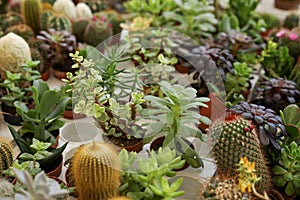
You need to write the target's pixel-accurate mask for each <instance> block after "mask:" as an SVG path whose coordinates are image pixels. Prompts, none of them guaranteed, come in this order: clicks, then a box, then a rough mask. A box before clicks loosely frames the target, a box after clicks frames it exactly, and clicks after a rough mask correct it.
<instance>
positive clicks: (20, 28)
mask: <svg viewBox="0 0 300 200" xmlns="http://www.w3.org/2000/svg"><path fill="white" fill-rule="evenodd" d="M9 32H13V33H15V34H17V35H19V36H21V37H22V38H23V39H24V40H26V41H28V40H29V39H31V38H33V37H34V32H33V30H32V29H31V27H30V26H28V25H26V24H17V25H14V26H11V27H8V28H7V29H6V31H5V33H9Z"/></svg>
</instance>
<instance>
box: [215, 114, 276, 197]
mask: <svg viewBox="0 0 300 200" xmlns="http://www.w3.org/2000/svg"><path fill="white" fill-rule="evenodd" d="M254 127H255V126H253V125H252V124H251V122H250V121H248V120H245V119H243V118H241V117H240V116H236V115H233V114H232V113H227V115H226V117H225V121H224V120H223V119H219V120H217V121H216V122H215V123H213V125H212V126H211V128H210V129H209V132H210V134H211V138H210V139H211V143H212V151H213V157H214V159H215V160H216V164H217V172H218V175H219V177H220V180H221V181H223V180H226V179H228V178H236V177H237V175H238V172H237V171H236V165H237V164H238V163H239V159H240V158H241V157H247V158H248V159H249V161H250V162H255V163H256V164H257V165H256V169H257V170H256V174H257V176H258V177H261V181H259V183H258V184H257V190H258V191H260V192H264V191H266V192H268V191H270V188H271V176H270V171H269V168H268V166H267V161H266V159H265V157H264V152H263V148H262V145H261V144H260V140H259V138H258V136H257V133H256V129H254Z"/></svg>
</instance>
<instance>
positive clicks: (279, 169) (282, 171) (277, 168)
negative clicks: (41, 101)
mask: <svg viewBox="0 0 300 200" xmlns="http://www.w3.org/2000/svg"><path fill="white" fill-rule="evenodd" d="M272 172H273V173H274V174H276V175H280V174H285V173H287V170H285V169H283V168H282V167H280V166H278V165H276V166H275V167H273V169H272Z"/></svg>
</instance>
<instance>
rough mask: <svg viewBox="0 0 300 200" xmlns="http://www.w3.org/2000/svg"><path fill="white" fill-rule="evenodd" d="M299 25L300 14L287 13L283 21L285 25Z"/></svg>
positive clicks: (292, 26) (291, 26) (293, 26)
mask: <svg viewBox="0 0 300 200" xmlns="http://www.w3.org/2000/svg"><path fill="white" fill-rule="evenodd" d="M298 26H299V15H297V14H295V13H291V14H289V15H287V16H286V17H285V19H284V22H283V27H284V28H288V29H293V28H296V27H298Z"/></svg>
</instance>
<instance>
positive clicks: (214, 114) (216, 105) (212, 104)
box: [199, 93, 226, 132]
mask: <svg viewBox="0 0 300 200" xmlns="http://www.w3.org/2000/svg"><path fill="white" fill-rule="evenodd" d="M209 98H210V101H209V102H207V103H206V104H207V105H208V108H204V107H200V114H201V115H203V116H206V117H208V118H210V119H211V121H212V122H213V121H214V120H216V119H218V118H219V117H221V116H222V115H223V114H224V113H225V109H226V106H225V102H223V101H222V100H221V99H220V98H218V97H217V96H216V95H215V94H213V93H211V94H209ZM208 127H209V125H206V124H203V123H201V124H200V125H199V128H200V129H201V130H202V131H203V132H205V131H206V129H207V128H208Z"/></svg>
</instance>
